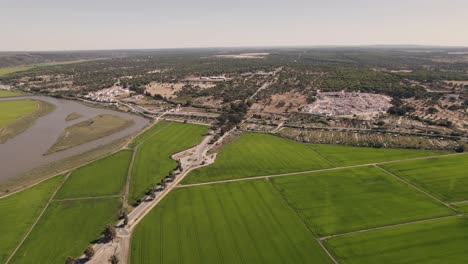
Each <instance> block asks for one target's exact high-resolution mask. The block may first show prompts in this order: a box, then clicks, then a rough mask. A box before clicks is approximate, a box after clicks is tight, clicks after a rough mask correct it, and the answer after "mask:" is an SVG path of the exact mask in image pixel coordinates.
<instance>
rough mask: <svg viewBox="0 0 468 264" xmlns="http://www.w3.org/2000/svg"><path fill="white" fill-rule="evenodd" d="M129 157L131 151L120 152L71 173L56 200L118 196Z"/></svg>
mask: <svg viewBox="0 0 468 264" xmlns="http://www.w3.org/2000/svg"><path fill="white" fill-rule="evenodd" d="M131 157H132V151H131V150H121V151H119V152H117V153H114V154H112V155H110V156H107V157H105V158H102V159H99V160H97V161H94V162H92V163H89V164H87V165H85V166H83V167H81V168H79V169H77V170H75V171H73V172H72V174H71V175H70V176H69V177H68V179H67V181H66V182H65V184H64V185H63V186H62V188H60V190H59V192H58V193H57V195H56V198H57V199H64V198H77V197H94V196H105V195H117V194H120V193H121V192H122V190H123V187H124V184H125V180H126V178H127V172H128V166H129V164H130V159H131Z"/></svg>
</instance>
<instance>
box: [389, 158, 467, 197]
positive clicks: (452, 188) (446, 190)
mask: <svg viewBox="0 0 468 264" xmlns="http://www.w3.org/2000/svg"><path fill="white" fill-rule="evenodd" d="M467 164H468V155H467V154H462V155H455V156H449V157H437V158H430V159H423V160H414V161H402V162H398V163H390V164H384V165H382V167H383V168H384V169H386V170H388V171H390V172H392V173H394V174H396V175H398V176H400V177H402V178H404V179H406V180H408V181H409V182H411V183H413V184H415V185H417V186H419V187H420V188H423V189H424V190H426V191H428V192H430V193H432V194H433V195H435V196H437V197H439V198H440V199H441V200H443V201H446V202H456V201H463V200H468V170H467V168H468V167H467Z"/></svg>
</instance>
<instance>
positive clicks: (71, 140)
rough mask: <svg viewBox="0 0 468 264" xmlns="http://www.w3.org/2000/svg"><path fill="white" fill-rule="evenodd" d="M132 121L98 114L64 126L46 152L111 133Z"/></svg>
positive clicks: (63, 148)
mask: <svg viewBox="0 0 468 264" xmlns="http://www.w3.org/2000/svg"><path fill="white" fill-rule="evenodd" d="M133 123H134V122H133V120H127V119H123V118H121V117H118V116H114V115H98V116H96V117H93V118H91V119H89V120H86V121H83V122H80V123H77V124H74V125H72V126H69V127H67V128H65V130H64V131H63V132H62V134H61V135H60V137H59V138H58V139H57V141H56V142H55V143H54V145H52V147H50V149H49V150H48V151H47V154H50V153H53V152H57V151H62V150H65V149H69V148H72V147H75V146H78V145H81V144H84V143H87V142H90V141H93V140H96V139H99V138H103V137H106V136H108V135H112V134H114V133H116V132H119V131H121V130H123V129H125V128H127V127H129V126H131V125H133Z"/></svg>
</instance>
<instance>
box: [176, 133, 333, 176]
mask: <svg viewBox="0 0 468 264" xmlns="http://www.w3.org/2000/svg"><path fill="white" fill-rule="evenodd" d="M330 167H332V164H330V162H328V161H327V160H325V159H324V158H322V157H321V156H320V155H318V154H317V153H315V152H314V151H312V150H311V149H310V148H308V147H307V146H306V145H304V144H301V143H297V142H294V141H291V140H288V139H283V138H280V137H277V136H272V135H268V134H258V133H248V134H244V135H242V136H241V137H240V138H239V139H237V140H236V141H234V142H233V143H231V144H229V145H227V146H226V147H224V148H223V149H222V150H221V152H220V153H219V154H218V157H217V158H216V162H215V163H214V164H213V165H210V166H208V167H205V168H201V169H198V170H195V171H193V172H191V173H190V174H189V176H188V177H187V178H186V179H184V182H183V183H199V182H209V181H217V180H225V179H235V178H245V177H252V176H262V175H271V174H280V173H288V172H297V171H306V170H316V169H323V168H330Z"/></svg>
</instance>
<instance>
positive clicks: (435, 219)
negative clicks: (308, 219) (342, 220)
mask: <svg viewBox="0 0 468 264" xmlns="http://www.w3.org/2000/svg"><path fill="white" fill-rule="evenodd" d="M456 217H463V214H456V215H448V216H440V217H434V218H428V219H423V220H417V221H411V222H406V223H400V224H393V225H385V226H379V227H373V228H367V229H361V230H357V231H351V232H346V233H340V234H335V235H329V236H324V237H321V238H320V240H322V241H325V240H328V239H331V238H335V237H341V236H347V235H352V234H358V233H366V232H370V231H375V230H381V229H387V228H393V227H399V226H405V225H413V224H419V223H425V222H431V221H437V220H442V219H448V218H456Z"/></svg>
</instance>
